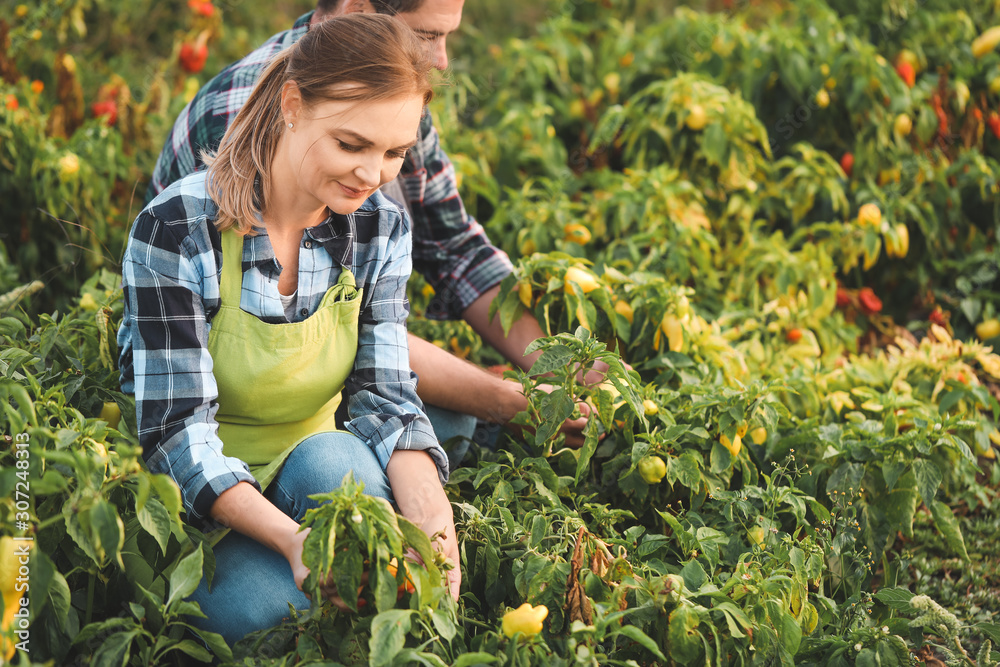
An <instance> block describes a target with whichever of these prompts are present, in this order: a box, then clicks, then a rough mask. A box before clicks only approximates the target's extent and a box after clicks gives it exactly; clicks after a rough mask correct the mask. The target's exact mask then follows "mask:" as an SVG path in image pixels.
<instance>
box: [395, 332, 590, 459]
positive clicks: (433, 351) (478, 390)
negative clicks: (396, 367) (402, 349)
mask: <svg viewBox="0 0 1000 667" xmlns="http://www.w3.org/2000/svg"><path fill="white" fill-rule="evenodd" d="M409 344H410V366H411V368H412V369H413V372H414V373H416V374H417V377H418V378H419V379H420V381H419V382H418V383H417V394H418V395H419V396H420V400H422V401H423V402H424V403H427V404H429V405H436V406H438V407H440V408H446V409H448V410H453V411H455V412H461V413H464V414H467V415H472V416H474V417H476V418H478V419H482V420H484V421H487V422H491V423H493V424H506V423H507V422H509V421H510V420H511V419H513V418H514V416H515V415H516V414H517V413H519V412H522V411H524V410H526V409H527V408H528V399H526V398H525V397H524V394H523V393H521V385H520V384H518V383H517V382H514V381H512V380H504V379H502V378H498V377H496V376H495V375H492V374H491V373H488V372H486V371H484V370H483V369H481V368H479V367H478V366H476V365H475V364H471V363H469V362H468V361H465V360H463V359H459V358H458V357H456V356H455V355H453V354H451V353H450V352H445V351H444V350H442V349H441V348H439V347H438V346H437V345H434V344H433V343H428V342H427V341H425V340H423V339H421V338H417V337H416V336H414V335H413V334H410V335H409ZM578 405H579V408H580V412H581V414H582V415H583V416H582V417H580V418H579V419H567V420H566V421H565V422H564V423H563V426H562V429H561V430H562V432H563V433H564V434H565V435H566V444H567V445H568V446H570V447H580V446H582V445H583V440H584V438H583V429H584V428H585V427H586V426H587V417H588V416H589V414H590V408H589V406H588V405H587V404H586V403H579V404H578Z"/></svg>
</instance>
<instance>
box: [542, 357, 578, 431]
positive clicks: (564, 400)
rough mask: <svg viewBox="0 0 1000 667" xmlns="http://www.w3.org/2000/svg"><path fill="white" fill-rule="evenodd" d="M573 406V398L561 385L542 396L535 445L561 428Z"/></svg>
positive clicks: (571, 412)
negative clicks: (540, 419)
mask: <svg viewBox="0 0 1000 667" xmlns="http://www.w3.org/2000/svg"><path fill="white" fill-rule="evenodd" d="M539 361H541V359H539ZM573 407H574V406H573V398H572V397H571V396H570V395H569V394H568V393H566V390H565V389H563V388H561V387H560V388H559V389H555V390H553V391H552V392H551V393H549V394H546V395H545V396H544V397H543V398H542V400H541V402H540V405H539V412H540V413H541V418H542V423H541V424H539V425H538V428H537V429H536V430H535V445H536V446H541V445H542V444H544V443H545V441H546V440H548V439H549V438H551V437H552V436H553V435H555V434H556V432H558V431H559V429H560V428H562V425H563V422H564V421H566V420H567V419H568V418H569V416H570V415H571V414H573Z"/></svg>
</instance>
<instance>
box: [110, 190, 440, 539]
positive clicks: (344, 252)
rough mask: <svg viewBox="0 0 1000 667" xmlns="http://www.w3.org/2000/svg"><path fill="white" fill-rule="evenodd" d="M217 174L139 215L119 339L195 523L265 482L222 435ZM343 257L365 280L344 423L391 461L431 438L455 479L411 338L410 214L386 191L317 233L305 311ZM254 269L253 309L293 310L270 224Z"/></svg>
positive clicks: (303, 282) (156, 444) (150, 431)
mask: <svg viewBox="0 0 1000 667" xmlns="http://www.w3.org/2000/svg"><path fill="white" fill-rule="evenodd" d="M205 179H206V174H205V172H199V173H197V174H192V175H191V176H188V177H186V178H184V179H182V180H180V181H178V182H176V183H174V184H173V185H171V186H170V187H169V188H167V189H166V190H165V191H164V192H163V193H162V194H161V195H159V196H158V197H157V198H156V199H154V200H153V202H152V203H151V204H150V205H149V206H147V207H146V208H145V209H144V210H143V211H142V213H140V214H139V216H138V218H136V221H135V224H134V225H133V227H132V230H131V232H130V235H129V243H128V248H127V249H126V252H125V257H124V260H123V264H122V275H123V284H124V290H125V312H124V318H123V320H122V324H121V328H120V329H119V331H118V345H119V349H120V353H119V367H120V368H121V385H122V390H123V391H125V392H126V393H134V394H135V399H136V418H137V420H138V424H139V442H140V444H141V445H142V447H143V458H144V459H145V460H146V463H147V466H148V467H149V469H150V470H151V471H153V472H156V473H164V474H168V475H170V476H171V477H172V478H173V479H174V481H176V482H177V484H178V486H179V487H180V489H181V495H182V498H183V501H184V506H185V509H186V511H187V514H188V520H189V521H190V522H191V523H193V524H194V525H198V526H202V527H205V528H213V527H217V526H216V524H215V522H214V521H212V520H211V519H210V517H209V514H208V512H209V509H210V508H211V506H212V504H213V503H214V502H215V499H216V498H218V496H219V495H220V494H221V493H222V492H223V491H225V490H226V489H228V488H230V487H232V486H235V485H236V484H237V483H239V482H241V481H245V482H249V483H251V484H254V485H255V486H257V487H258V488H260V487H259V485H257V483H256V481H255V480H254V478H253V477H252V476H251V475H250V471H249V469H248V467H247V465H246V464H245V463H244V462H243V461H242V460H240V459H237V458H233V457H226V456H224V455H223V453H222V442H221V441H220V440H219V438H218V435H217V428H218V424H217V423H216V422H215V413H216V412H217V410H218V404H217V402H216V399H217V397H218V391H217V387H216V383H215V378H214V376H213V375H212V358H211V355H209V353H208V333H209V330H210V329H211V322H212V318H213V317H214V315H215V313H216V312H218V309H219V303H220V301H219V279H220V276H221V268H222V249H221V248H222V246H221V241H220V237H219V233H218V231H217V230H216V228H215V224H214V222H215V220H216V218H217V215H218V208H217V207H216V205H215V203H214V202H213V201H212V199H211V198H210V197H209V196H208V194H207V192H206V185H205ZM341 266H345V267H347V268H348V269H350V270H351V271H352V272H353V273H354V276H355V280H356V281H357V286H358V288H359V289H361V290H363V292H362V303H361V314H360V318H359V324H358V327H359V328H358V350H357V357H356V359H355V362H354V369H353V371H352V372H351V375H350V377H349V378H348V379H347V384H346V387H345V392H346V394H347V395H348V396H349V397H350V398H349V401H348V421H347V422H346V423H345V424H344V427H345V429H346V430H348V431H350V432H352V433H354V434H355V435H357V436H358V437H359V438H361V439H362V440H363V441H365V443H366V444H367V445H368V446H369V447H371V448H372V450H373V451H374V452H375V454H376V456H377V457H378V460H379V462H380V463H381V464H382V467H383V469H384V468H385V467H386V465H387V464H388V462H389V457H390V456H391V455H392V452H393V451H394V450H396V449H414V450H426V451H427V452H428V453H429V454H430V455H431V457H432V459H433V460H434V462H435V464H436V465H437V467H438V474H439V477H440V479H441V480H442V482H443V481H445V480H446V479H447V477H448V459H447V456H446V455H445V453H444V450H442V449H441V446H440V445H439V444H438V441H437V438H436V437H435V436H434V431H433V429H432V428H431V425H430V422H429V421H428V419H427V417H426V415H425V414H424V412H423V404H422V403H421V401H420V399H419V398H418V397H417V394H416V376H415V375H414V374H413V373H412V371H411V370H410V364H409V352H408V349H407V343H406V328H405V323H406V317H407V315H408V313H409V303H408V302H407V299H406V281H407V279H408V278H409V275H410V270H411V261H410V230H409V220H408V219H407V218H405V217H404V216H403V215H402V214H401V213H400V210H399V208H398V207H397V206H395V205H394V204H392V203H390V202H389V200H388V199H386V198H385V197H383V196H382V195H381V194H379V193H376V194H375V195H373V196H372V197H370V198H369V199H368V200H367V201H365V203H364V204H363V205H362V206H361V208H360V209H359V210H358V211H356V212H355V213H352V214H351V215H347V216H342V215H336V214H331V215H330V217H329V218H327V220H326V221H324V222H323V223H322V224H320V225H317V226H316V227H311V228H309V229H307V230H305V231H304V233H303V241H302V242H301V244H300V252H299V270H298V271H299V272H298V290H297V292H296V307H298V308H299V310H298V311H297V317H296V321H300V320H302V319H305V318H306V317H308V316H309V315H310V314H312V313H314V312H315V311H316V310H317V309H318V307H319V304H320V301H321V300H322V299H323V296H324V294H325V293H326V291H327V290H328V289H329V288H330V287H332V286H333V285H335V284H336V283H337V279H338V277H339V275H340V267H341ZM242 269H243V274H244V275H243V283H242V291H241V295H240V308H241V309H243V310H244V311H246V312H248V313H250V314H252V315H255V316H256V317H258V318H260V319H261V320H262V321H264V322H268V323H271V324H281V323H284V322H287V321H288V320H287V318H286V315H285V311H284V308H283V305H282V302H281V295H280V293H279V292H278V277H279V274H280V272H281V267H280V265H279V264H278V262H277V260H276V259H275V256H274V251H273V249H272V247H271V243H270V240H269V238H268V236H267V232H266V231H265V230H264V229H263V228H260V229H259V230H258V234H257V235H256V236H247V237H246V239H245V241H244V244H243V262H242ZM261 390H262V391H263V390H266V388H264V387H262V388H261Z"/></svg>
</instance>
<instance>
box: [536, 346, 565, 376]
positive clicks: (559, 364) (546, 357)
mask: <svg viewBox="0 0 1000 667" xmlns="http://www.w3.org/2000/svg"><path fill="white" fill-rule="evenodd" d="M572 362H573V350H571V349H569V348H568V347H566V346H565V345H554V346H552V347H550V348H549V349H547V350H545V352H542V356H540V357H538V359H536V360H535V363H534V364H532V365H531V370H529V371H528V375H530V376H532V377H534V376H536V375H544V374H545V373H551V372H552V371H557V370H560V369H564V368H566V367H567V366H568V365H569V364H571V363H572Z"/></svg>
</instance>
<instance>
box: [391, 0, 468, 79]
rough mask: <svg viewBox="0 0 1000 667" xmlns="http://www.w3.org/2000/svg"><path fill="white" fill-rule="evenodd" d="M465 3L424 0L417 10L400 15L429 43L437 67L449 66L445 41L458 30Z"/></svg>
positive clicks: (418, 35)
mask: <svg viewBox="0 0 1000 667" xmlns="http://www.w3.org/2000/svg"><path fill="white" fill-rule="evenodd" d="M464 3H465V0H424V2H423V4H422V5H420V9H418V10H417V11H415V12H407V13H405V14H399V15H398V17H399V19H400V20H402V21H403V23H405V24H406V25H408V26H410V29H411V30H413V32H415V33H416V34H417V37H419V38H420V39H421V40H423V42H424V43H425V44H426V45H427V50H428V53H429V54H430V56H431V62H433V63H434V67H436V68H437V69H441V70H443V69H447V68H448V52H447V51H446V50H445V41H446V40H447V39H448V35H450V34H451V33H453V32H455V31H456V30H458V26H459V24H460V23H461V22H462V5H463V4H464Z"/></svg>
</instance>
